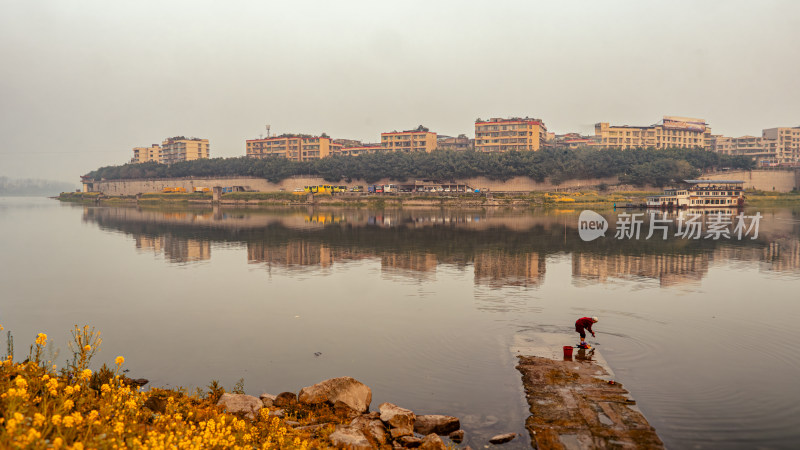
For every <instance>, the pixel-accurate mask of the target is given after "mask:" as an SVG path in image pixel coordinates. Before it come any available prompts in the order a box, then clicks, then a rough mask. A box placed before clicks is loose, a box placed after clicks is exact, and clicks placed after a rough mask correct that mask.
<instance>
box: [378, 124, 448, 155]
mask: <svg viewBox="0 0 800 450" xmlns="http://www.w3.org/2000/svg"><path fill="white" fill-rule="evenodd" d="M381 146H382V147H383V149H384V150H386V151H390V152H427V153H430V152H432V151H434V150H436V133H434V132H431V131H428V129H427V128H425V127H423V126H420V127H418V128H417V129H416V130H408V131H400V132H397V131H392V132H390V133H381Z"/></svg>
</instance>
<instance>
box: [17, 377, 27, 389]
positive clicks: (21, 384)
mask: <svg viewBox="0 0 800 450" xmlns="http://www.w3.org/2000/svg"><path fill="white" fill-rule="evenodd" d="M14 384H16V385H17V387H18V388H20V389H25V388H27V387H28V382H27V381H25V378H22V377H21V376H17V378H16V379H14Z"/></svg>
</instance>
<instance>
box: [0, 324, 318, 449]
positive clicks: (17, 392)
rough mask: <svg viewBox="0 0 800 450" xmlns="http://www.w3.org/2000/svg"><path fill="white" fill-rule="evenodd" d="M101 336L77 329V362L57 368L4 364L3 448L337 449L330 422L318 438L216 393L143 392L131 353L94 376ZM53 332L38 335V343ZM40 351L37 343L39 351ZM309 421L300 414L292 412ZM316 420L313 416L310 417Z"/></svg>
mask: <svg viewBox="0 0 800 450" xmlns="http://www.w3.org/2000/svg"><path fill="white" fill-rule="evenodd" d="M98 335H99V333H95V332H94V330H89V329H88V328H87V327H84V328H83V329H80V328H78V327H76V328H75V330H74V332H73V338H74V340H75V345H74V347H73V352H74V353H75V360H76V362H75V363H74V364H73V365H71V366H70V367H68V368H64V369H62V370H61V371H60V372H56V369H55V366H53V365H52V364H50V363H45V362H41V361H39V360H38V359H37V358H28V359H27V360H26V361H25V362H20V363H14V362H13V355H9V356H8V357H7V358H6V359H5V360H2V363H0V415H2V416H1V417H0V448H3V449H5V448H42V449H44V448H48V449H65V450H66V449H70V450H80V449H84V448H86V449H124V448H154V449H165V448H181V449H184V448H185V449H200V448H233V449H239V448H241V449H245V448H246V449H254V448H258V449H272V448H289V449H292V448H297V449H305V448H309V447H313V448H322V447H329V446H330V444H329V443H326V442H325V441H324V440H323V441H320V439H324V437H325V436H326V435H327V434H329V433H330V432H331V431H332V427H323V428H322V429H321V430H323V431H321V432H319V431H318V432H319V433H320V434H319V437H318V438H313V437H312V436H310V435H308V434H307V432H306V433H304V432H301V431H299V430H295V429H294V428H292V427H290V426H288V425H287V424H286V422H285V421H284V420H283V419H280V418H278V417H273V416H270V415H269V411H268V409H266V408H264V409H261V410H260V411H259V414H257V415H256V417H255V418H254V419H248V418H243V417H239V416H234V415H231V414H226V413H225V412H223V410H222V409H221V408H220V407H218V406H216V397H218V396H215V395H212V393H209V394H208V395H206V396H205V397H204V396H203V395H202V394H201V393H200V392H199V390H198V392H197V393H196V394H193V395H189V394H187V393H186V392H184V391H183V390H165V389H149V390H147V391H144V390H141V389H140V388H139V387H137V386H133V385H130V384H129V383H128V382H127V378H126V377H125V376H124V375H122V373H121V369H122V364H123V363H124V361H125V360H124V358H123V357H122V356H118V357H117V358H116V359H115V361H114V362H115V367H114V368H113V369H108V368H106V366H103V368H102V369H100V370H98V371H97V372H95V373H92V371H91V370H90V369H88V367H87V366H88V364H89V360H90V358H91V356H92V354H94V352H95V351H97V349H98V347H99V344H100V340H99V338H98ZM46 342H47V336H46V335H45V334H43V333H41V334H39V335H38V336H37V337H36V347H38V348H41V347H44V345H46ZM33 354H36V349H35V348H34V347H32V356H33ZM289 417H290V418H291V419H293V420H298V421H301V420H302V419H300V418H299V415H298V414H296V413H295V414H293V415H291V416H289ZM312 417H314V415H313V414H309V413H306V414H305V415H304V418H305V419H310V418H312Z"/></svg>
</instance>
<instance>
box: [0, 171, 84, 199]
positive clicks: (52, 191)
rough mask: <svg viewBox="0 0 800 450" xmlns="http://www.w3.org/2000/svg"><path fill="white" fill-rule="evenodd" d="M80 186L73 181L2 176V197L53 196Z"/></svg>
mask: <svg viewBox="0 0 800 450" xmlns="http://www.w3.org/2000/svg"><path fill="white" fill-rule="evenodd" d="M77 187H78V186H76V185H74V184H72V183H65V182H63V181H52V180H36V179H31V178H25V179H14V178H8V177H2V176H0V197H3V196H5V197H15V196H51V195H58V194H60V193H61V192H65V191H73V190H75V189H76V188H77Z"/></svg>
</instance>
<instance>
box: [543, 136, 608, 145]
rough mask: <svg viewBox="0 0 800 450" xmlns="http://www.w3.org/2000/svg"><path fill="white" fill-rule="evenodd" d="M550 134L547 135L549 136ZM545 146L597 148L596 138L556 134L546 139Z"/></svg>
mask: <svg viewBox="0 0 800 450" xmlns="http://www.w3.org/2000/svg"><path fill="white" fill-rule="evenodd" d="M549 134H550V133H548V135H549ZM547 145H550V146H553V147H562V148H563V147H566V148H582V147H596V146H598V145H599V144H598V142H597V138H596V137H594V136H582V135H581V134H579V133H566V134H556V135H553V137H549V136H548V139H547Z"/></svg>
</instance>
